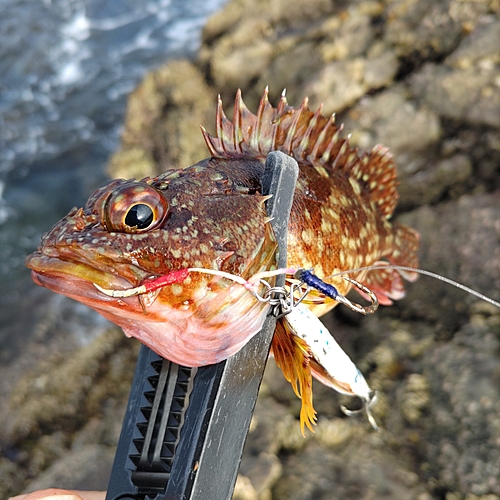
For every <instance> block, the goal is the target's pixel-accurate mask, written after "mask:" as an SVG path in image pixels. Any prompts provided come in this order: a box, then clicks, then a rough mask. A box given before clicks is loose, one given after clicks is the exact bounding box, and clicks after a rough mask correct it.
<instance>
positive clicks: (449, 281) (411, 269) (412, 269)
mask: <svg viewBox="0 0 500 500" xmlns="http://www.w3.org/2000/svg"><path fill="white" fill-rule="evenodd" d="M379 269H396V270H397V271H409V272H413V273H419V274H423V275H425V276H429V277H431V278H435V279H437V280H439V281H444V282H445V283H447V284H448V285H452V286H454V287H456V288H459V289H460V290H463V291H464V292H467V293H470V294H471V295H474V296H476V297H478V298H479V299H482V300H484V301H485V302H489V303H490V304H492V305H494V306H495V307H498V308H500V302H498V301H496V300H494V299H492V298H490V297H488V296H486V295H484V294H482V293H481V292H477V291H476V290H474V289H472V288H469V287H468V286H465V285H462V283H458V282H457V281H454V280H452V279H450V278H446V277H445V276H441V275H440V274H437V273H433V272H432V271H426V270H425V269H419V268H416V267H407V266H398V265H395V264H387V265H377V266H366V267H358V268H356V269H349V270H347V271H339V272H338V273H334V274H332V275H330V276H328V277H326V278H324V279H325V280H328V279H331V278H335V277H337V276H342V275H343V274H350V273H357V272H360V271H375V270H379Z"/></svg>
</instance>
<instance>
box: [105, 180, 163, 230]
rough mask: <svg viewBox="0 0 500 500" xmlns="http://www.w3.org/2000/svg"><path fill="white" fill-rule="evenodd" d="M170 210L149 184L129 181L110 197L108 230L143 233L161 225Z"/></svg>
mask: <svg viewBox="0 0 500 500" xmlns="http://www.w3.org/2000/svg"><path fill="white" fill-rule="evenodd" d="M168 209H169V206H168V202H167V200H165V198H164V197H163V196H162V195H161V194H160V193H159V192H158V191H156V189H154V188H153V187H151V186H150V185H149V184H146V183H145V182H133V183H130V182H128V183H126V184H123V185H121V186H118V187H117V188H116V189H115V190H114V191H113V192H112V193H111V195H110V196H109V198H108V199H107V201H106V204H105V207H104V214H103V223H104V225H105V226H106V229H107V230H108V231H117V232H122V233H142V232H146V231H149V230H151V229H154V228H156V227H158V226H159V225H160V224H161V223H162V222H163V221H164V220H165V218H166V216H167V214H168Z"/></svg>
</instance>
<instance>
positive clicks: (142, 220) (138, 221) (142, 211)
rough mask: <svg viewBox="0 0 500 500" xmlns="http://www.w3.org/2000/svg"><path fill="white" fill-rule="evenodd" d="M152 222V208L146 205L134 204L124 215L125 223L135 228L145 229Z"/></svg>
mask: <svg viewBox="0 0 500 500" xmlns="http://www.w3.org/2000/svg"><path fill="white" fill-rule="evenodd" d="M152 222H153V210H151V207H149V206H148V205H144V204H143V203H140V204H139V205H134V206H133V207H132V208H131V209H130V210H129V211H128V214H127V216H126V217H125V224H127V226H129V227H137V229H146V228H147V227H149V226H150V225H151V223H152Z"/></svg>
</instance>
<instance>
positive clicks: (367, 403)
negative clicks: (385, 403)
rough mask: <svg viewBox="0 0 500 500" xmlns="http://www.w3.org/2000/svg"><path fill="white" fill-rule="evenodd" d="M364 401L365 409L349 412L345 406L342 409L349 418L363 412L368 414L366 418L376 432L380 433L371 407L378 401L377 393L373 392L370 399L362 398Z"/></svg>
mask: <svg viewBox="0 0 500 500" xmlns="http://www.w3.org/2000/svg"><path fill="white" fill-rule="evenodd" d="M362 399H363V407H362V408H360V409H359V410H349V409H347V408H346V407H345V406H344V405H342V406H341V407H340V409H341V410H342V412H343V413H344V414H345V415H347V416H348V417H352V416H353V415H357V414H358V413H363V412H364V413H366V418H367V419H368V422H370V425H371V426H372V428H373V429H374V430H376V431H378V424H377V422H376V420H375V418H374V417H373V415H372V412H371V407H372V406H373V405H374V404H375V403H376V402H377V400H378V393H377V391H371V394H370V395H369V396H368V398H362Z"/></svg>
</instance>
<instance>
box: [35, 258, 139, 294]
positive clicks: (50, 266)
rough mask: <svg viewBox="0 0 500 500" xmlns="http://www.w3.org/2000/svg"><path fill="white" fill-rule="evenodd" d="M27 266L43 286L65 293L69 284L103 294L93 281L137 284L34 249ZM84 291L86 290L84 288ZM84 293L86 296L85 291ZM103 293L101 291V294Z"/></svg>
mask: <svg viewBox="0 0 500 500" xmlns="http://www.w3.org/2000/svg"><path fill="white" fill-rule="evenodd" d="M26 266H27V267H28V268H29V269H31V276H32V278H33V281H34V282H35V283H36V284H37V285H40V286H43V287H45V288H49V289H50V290H53V291H55V292H57V293H66V290H67V289H69V288H70V287H73V288H75V294H74V295H79V293H76V290H82V289H83V288H85V289H87V288H88V289H89V291H92V292H94V291H95V292H96V293H92V294H91V295H92V296H95V295H96V294H100V292H98V290H97V288H95V286H94V283H97V284H98V285H100V286H102V287H104V288H110V287H111V288H113V289H128V288H130V287H133V286H135V285H134V284H133V283H131V282H130V281H129V280H127V279H126V278H122V277H121V276H118V275H116V274H112V273H109V272H106V271H103V270H101V269H96V268H95V267H92V266H90V265H88V264H85V263H82V262H75V261H67V260H64V259H61V258H59V257H49V256H47V255H45V254H43V253H40V252H35V253H33V254H31V255H29V256H28V257H27V258H26ZM82 291H83V290H82ZM85 295H87V294H86V293H85ZM100 295H102V294H100Z"/></svg>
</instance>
